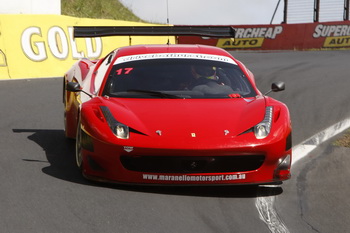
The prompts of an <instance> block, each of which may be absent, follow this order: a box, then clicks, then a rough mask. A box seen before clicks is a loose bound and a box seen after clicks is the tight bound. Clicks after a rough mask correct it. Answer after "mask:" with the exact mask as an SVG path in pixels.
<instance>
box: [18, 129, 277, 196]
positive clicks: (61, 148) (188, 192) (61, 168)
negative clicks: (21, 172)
mask: <svg viewBox="0 0 350 233" xmlns="http://www.w3.org/2000/svg"><path fill="white" fill-rule="evenodd" d="M12 131H13V132H14V133H33V134H31V135H30V136H28V139H29V140H31V141H33V142H35V143H36V144H38V145H39V146H40V147H41V148H43V150H44V151H45V153H46V157H47V162H48V163H49V164H50V166H48V167H44V168H43V169H42V171H43V173H45V174H47V175H50V176H52V177H55V178H58V179H62V180H66V181H69V182H73V183H78V184H84V185H91V186H99V187H104V188H111V189H120V190H124V191H133V192H145V193H156V194H164V195H183V196H200V197H221V198H255V197H264V196H276V195H280V194H282V192H283V189H282V188H281V187H280V186H271V187H270V186H254V185H242V186H238V185H228V186H146V185H117V184H102V183H95V182H89V181H87V180H85V179H84V178H83V177H82V175H81V174H80V171H79V169H78V168H77V167H76V165H75V164H76V162H75V154H74V153H75V144H74V143H75V142H74V141H73V140H69V139H66V138H65V135H64V131H63V130H50V129H48V130H45V129H13V130H12ZM23 161H25V162H46V161H38V160H30V159H23Z"/></svg>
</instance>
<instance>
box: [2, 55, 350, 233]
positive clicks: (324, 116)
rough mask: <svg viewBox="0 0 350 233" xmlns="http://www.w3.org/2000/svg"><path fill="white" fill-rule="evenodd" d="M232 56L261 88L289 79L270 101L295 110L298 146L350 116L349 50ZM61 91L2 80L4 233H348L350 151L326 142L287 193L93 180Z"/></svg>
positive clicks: (46, 83) (44, 82)
mask: <svg viewBox="0 0 350 233" xmlns="http://www.w3.org/2000/svg"><path fill="white" fill-rule="evenodd" d="M233 54H234V56H236V57H237V58H238V59H240V60H241V61H242V62H244V63H245V64H246V65H247V66H248V67H249V68H250V69H251V70H252V71H253V72H254V73H255V75H256V81H257V85H258V87H259V88H260V90H261V91H263V92H265V91H267V90H268V89H269V86H270V83H271V82H273V81H277V80H281V81H285V82H286V90H285V91H284V92H281V93H271V94H270V95H271V96H273V97H275V98H276V99H279V100H281V101H283V102H285V103H286V104H287V105H288V107H289V108H290V112H291V116H292V121H293V130H294V131H293V142H294V145H297V144H299V143H301V142H303V141H304V140H305V139H307V138H309V137H311V136H312V135H315V134H316V133H318V132H320V131H322V130H323V129H325V128H327V127H329V126H330V125H333V124H335V123H336V122H339V121H341V120H343V119H346V118H349V117H350V102H349V94H350V93H349V91H348V89H349V87H350V76H349V73H348V71H349V65H348V64H349V57H350V56H349V55H350V51H308V52H277V53H255V52H233ZM61 88H62V80H61V79H60V78H53V79H35V80H33V79H32V80H11V81H0V98H1V101H0V104H1V105H0V107H1V112H0V117H1V118H0V119H1V123H0V138H1V140H0V183H1V189H0V209H1V212H0V232H11V233H16V232H21V233H22V232H28V233H31V232H35V233H37V232H76V233H78V232H84V233H89V232H131V233H133V232H147V233H148V232H150V233H151V232H152V233H155V232H159V233H161V232H201V233H206V232H263V233H264V232H267V233H268V232H298V233H299V232H350V226H349V224H348V219H349V216H350V200H349V198H348V196H347V194H348V193H349V186H348V183H349V182H348V177H349V176H350V169H348V164H349V163H350V159H349V154H350V151H349V149H346V148H340V147H334V146H332V145H331V144H330V142H329V141H327V142H325V143H323V144H321V145H320V146H319V147H318V148H317V149H316V150H314V151H312V152H311V153H310V154H309V155H308V156H307V158H304V159H301V160H300V161H298V162H297V163H296V164H295V165H293V169H292V172H293V178H292V179H291V180H289V181H287V182H285V183H284V184H283V185H282V186H281V187H260V188H258V189H255V188H251V187H238V186H225V187H185V188H177V187H132V186H118V185H101V184H93V183H89V182H87V181H85V180H84V179H83V178H82V177H81V176H80V174H79V172H78V170H77V169H76V168H75V163H74V143H72V142H71V141H67V140H66V139H65V138H64V132H63V104H62V101H61V100H62V89H61ZM259 200H262V201H267V202H263V203H262V205H261V206H260V207H262V208H265V210H267V211H265V213H266V214H267V216H265V217H270V220H271V221H274V220H277V221H276V225H274V227H275V228H270V229H269V228H268V225H267V224H266V223H265V222H263V221H262V220H261V216H260V214H261V212H259V209H258V208H257V201H259ZM270 200H273V201H272V202H269V201H270ZM265 204H266V205H265ZM268 204H270V205H272V206H268ZM271 213H274V214H275V215H274V218H271V216H270V215H269V214H271ZM270 227H271V226H270Z"/></svg>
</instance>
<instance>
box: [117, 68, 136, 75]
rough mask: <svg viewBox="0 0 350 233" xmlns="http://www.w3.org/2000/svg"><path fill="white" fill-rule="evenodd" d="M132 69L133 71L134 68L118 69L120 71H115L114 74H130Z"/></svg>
mask: <svg viewBox="0 0 350 233" xmlns="http://www.w3.org/2000/svg"><path fill="white" fill-rule="evenodd" d="M133 69H134V68H120V69H118V70H116V71H115V72H116V73H117V75H122V74H130V72H131V71H132V70H133Z"/></svg>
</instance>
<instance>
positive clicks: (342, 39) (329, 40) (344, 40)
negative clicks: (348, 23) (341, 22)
mask: <svg viewBox="0 0 350 233" xmlns="http://www.w3.org/2000/svg"><path fill="white" fill-rule="evenodd" d="M323 47H325V48H337V47H339V48H342V47H350V36H336V37H326V39H325V41H324V44H323Z"/></svg>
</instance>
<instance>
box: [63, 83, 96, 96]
mask: <svg viewBox="0 0 350 233" xmlns="http://www.w3.org/2000/svg"><path fill="white" fill-rule="evenodd" d="M66 90H67V91H71V92H83V93H85V94H86V95H88V96H90V98H92V97H93V96H92V95H91V94H89V93H87V92H85V91H83V89H82V88H81V86H80V84H79V83H76V82H68V83H67V86H66Z"/></svg>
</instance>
